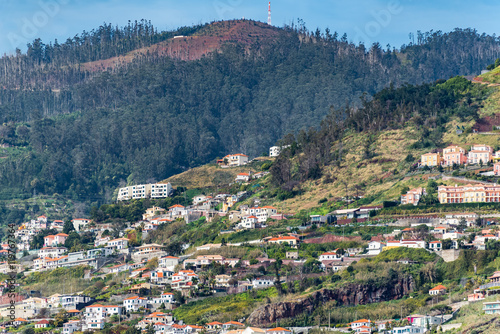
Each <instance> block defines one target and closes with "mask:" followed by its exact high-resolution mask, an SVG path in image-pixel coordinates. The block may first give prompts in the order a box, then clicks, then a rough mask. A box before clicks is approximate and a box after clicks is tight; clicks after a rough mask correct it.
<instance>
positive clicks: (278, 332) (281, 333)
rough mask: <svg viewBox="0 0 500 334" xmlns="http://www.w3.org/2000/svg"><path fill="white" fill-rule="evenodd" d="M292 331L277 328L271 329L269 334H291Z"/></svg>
mask: <svg viewBox="0 0 500 334" xmlns="http://www.w3.org/2000/svg"><path fill="white" fill-rule="evenodd" d="M291 332H292V331H291V330H289V329H286V328H283V327H276V328H271V329H268V330H267V333H271V334H289V333H291Z"/></svg>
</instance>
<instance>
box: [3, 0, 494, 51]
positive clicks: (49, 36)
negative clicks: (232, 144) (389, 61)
mask: <svg viewBox="0 0 500 334" xmlns="http://www.w3.org/2000/svg"><path fill="white" fill-rule="evenodd" d="M271 6H272V23H273V25H275V26H279V27H281V26H283V25H284V24H290V23H291V22H292V20H296V19H297V18H301V19H303V20H304V22H305V23H306V26H307V27H308V29H310V30H314V29H316V27H319V28H320V29H322V30H324V29H325V28H326V27H328V28H330V30H331V31H337V32H339V34H340V35H342V34H343V33H344V32H345V33H347V35H348V38H349V39H350V40H352V41H354V42H356V43H357V42H360V41H362V42H364V43H365V44H371V43H373V42H380V44H382V45H383V46H386V45H387V44H391V46H396V47H399V46H401V44H404V43H408V41H409V39H408V33H409V32H416V31H417V30H421V31H428V30H431V29H434V30H442V31H445V32H446V31H450V30H453V29H454V28H456V27H459V28H468V27H472V28H475V29H477V30H478V31H479V32H480V33H482V32H486V33H488V34H494V33H497V34H499V33H500V29H499V27H500V24H499V22H500V20H498V12H499V9H500V3H499V2H498V1H485V0H475V1H465V0H439V1H436V0H385V1H383V0H273V1H271ZM242 17H245V18H249V19H254V20H258V21H263V22H265V21H266V20H267V1H266V0H264V1H262V0H179V1H171V0H163V1H160V0H142V1H132V0H99V1H98V0H0V54H4V53H8V54H10V53H13V52H14V50H15V48H16V47H19V48H20V49H21V50H23V51H24V50H25V48H26V44H27V43H28V42H30V41H32V40H33V39H34V38H36V37H41V38H42V40H43V41H44V42H45V43H48V42H49V41H53V40H54V39H58V41H59V42H64V41H65V40H66V39H67V38H68V37H72V36H75V35H76V34H79V33H81V32H82V31H83V30H87V31H89V30H92V29H93V28H96V27H98V26H99V25H100V24H102V23H103V22H106V23H112V24H113V25H120V26H121V25H125V24H126V23H127V21H128V20H140V19H142V18H144V19H148V20H151V21H152V23H153V25H155V26H156V27H157V28H158V29H159V30H172V29H175V28H177V27H179V26H186V25H192V24H198V23H205V22H210V21H213V20H221V19H233V18H242Z"/></svg>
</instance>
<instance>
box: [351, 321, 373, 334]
mask: <svg viewBox="0 0 500 334" xmlns="http://www.w3.org/2000/svg"><path fill="white" fill-rule="evenodd" d="M371 324H372V322H371V320H370V319H359V320H356V321H353V322H351V323H350V324H349V325H351V329H352V330H353V331H354V332H359V331H360V330H363V329H366V328H371Z"/></svg>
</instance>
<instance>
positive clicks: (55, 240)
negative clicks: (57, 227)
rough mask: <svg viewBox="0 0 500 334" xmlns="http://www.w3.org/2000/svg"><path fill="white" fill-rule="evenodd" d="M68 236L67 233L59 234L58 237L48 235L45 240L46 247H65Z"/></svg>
mask: <svg viewBox="0 0 500 334" xmlns="http://www.w3.org/2000/svg"><path fill="white" fill-rule="evenodd" d="M67 237H68V235H67V234H66V233H57V234H56V235H48V236H46V237H44V238H43V241H44V244H43V246H44V247H54V246H58V245H64V242H66V238H67Z"/></svg>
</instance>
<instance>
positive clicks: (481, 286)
mask: <svg viewBox="0 0 500 334" xmlns="http://www.w3.org/2000/svg"><path fill="white" fill-rule="evenodd" d="M494 287H500V282H495V283H487V284H483V285H480V286H479V288H480V289H489V288H494Z"/></svg>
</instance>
